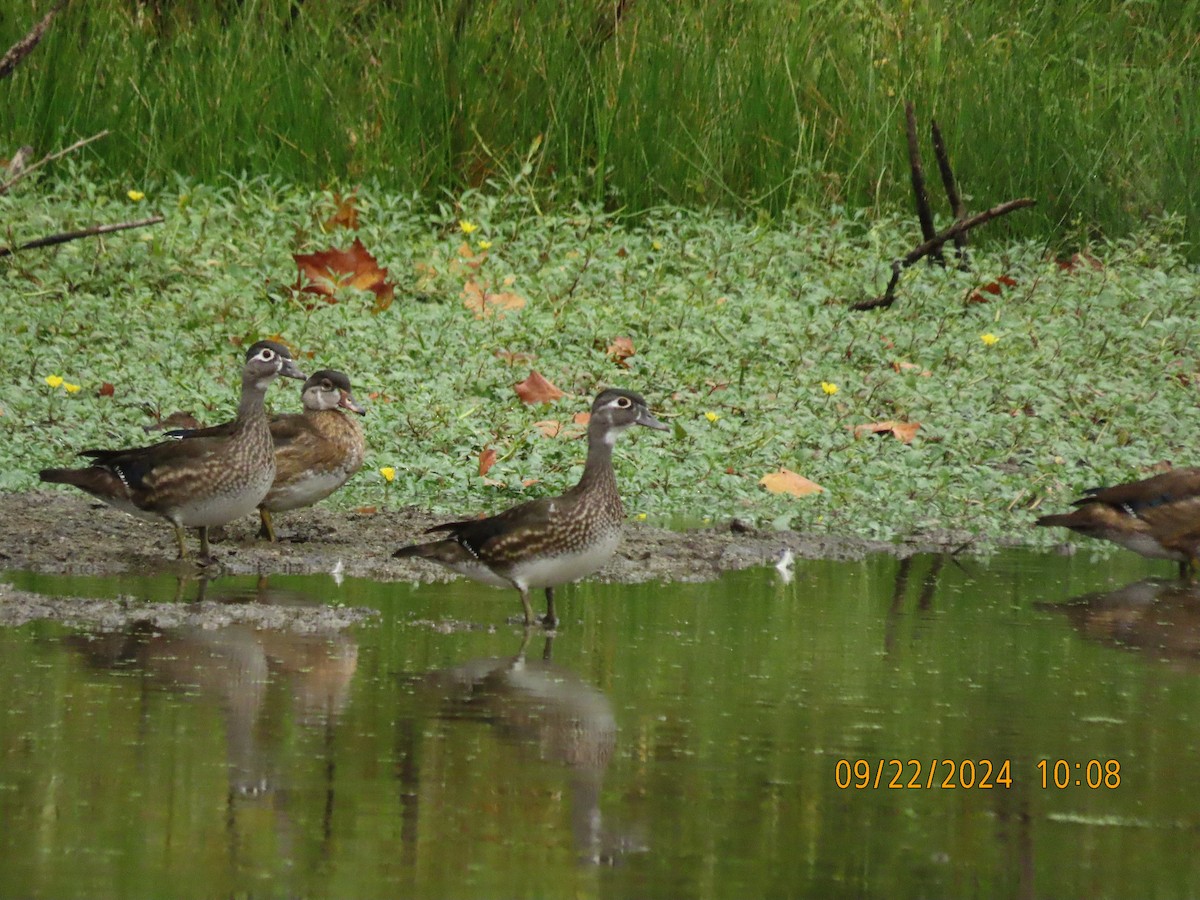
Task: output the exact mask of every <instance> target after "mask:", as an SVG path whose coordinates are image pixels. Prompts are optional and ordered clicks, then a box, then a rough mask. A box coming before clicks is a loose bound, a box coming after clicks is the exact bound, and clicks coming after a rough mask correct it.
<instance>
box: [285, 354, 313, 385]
mask: <svg viewBox="0 0 1200 900" xmlns="http://www.w3.org/2000/svg"><path fill="white" fill-rule="evenodd" d="M279 374H280V375H282V376H283V377H284V378H297V379H299V380H300V381H304V380H305V379H306V378H308V376H307V375H305V374H304V373H303V372H301V371H300V367H299V366H297V365H296V361H295V360H292V359H287V358H284V360H283V367H282V368H281V369H280V370H279Z"/></svg>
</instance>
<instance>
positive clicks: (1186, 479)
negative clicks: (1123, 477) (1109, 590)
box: [1034, 467, 1200, 578]
mask: <svg viewBox="0 0 1200 900" xmlns="http://www.w3.org/2000/svg"><path fill="white" fill-rule="evenodd" d="M1073 505H1074V506H1076V507H1078V508H1077V509H1076V510H1075V511H1074V512H1069V513H1063V514H1060V515H1053V516H1042V517H1041V518H1039V519H1038V520H1037V521H1036V522H1035V523H1034V524H1035V525H1043V526H1062V527H1063V528H1070V529H1071V530H1072V531H1077V532H1079V533H1080V534H1085V535H1087V536H1088V537H1094V538H1100V539H1101V540H1105V541H1112V542H1113V543H1114V544H1120V545H1121V546H1122V547H1124V548H1125V549H1127V550H1132V551H1134V552H1135V553H1140V554H1141V555H1142V556H1146V557H1149V558H1150V559H1173V560H1175V561H1176V562H1178V563H1179V577H1180V578H1186V577H1188V576H1189V575H1191V576H1194V575H1195V573H1196V568H1197V563H1198V561H1200V560H1198V557H1200V468H1196V467H1190V468H1182V469H1172V470H1171V471H1169V472H1163V473H1162V474H1161V475H1155V476H1154V477H1152V478H1144V479H1142V480H1141V481H1130V482H1126V483H1125V484H1118V485H1115V486H1113V487H1100V488H1092V489H1091V490H1088V491H1086V492H1085V496H1083V497H1081V498H1080V499H1078V500H1076V501H1075V503H1074V504H1073Z"/></svg>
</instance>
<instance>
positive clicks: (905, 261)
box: [850, 197, 1037, 310]
mask: <svg viewBox="0 0 1200 900" xmlns="http://www.w3.org/2000/svg"><path fill="white" fill-rule="evenodd" d="M1035 203H1037V201H1036V200H1034V199H1033V198H1032V197H1021V198H1019V199H1017V200H1009V201H1008V202H1006V203H1001V204H1000V205H999V206H993V207H992V208H991V209H987V210H984V211H983V212H981V213H976V214H975V215H973V216H971V217H970V218H969V219H963V220H962V221H959V222H955V223H954V224H953V225H951V226H950V227H949V228H947V229H946V230H945V231H943V232H941V233H940V234H935V235H934V236H933V237H931V238H930V239H929V240H927V241H925V243H923V244H920V245H919V246H917V247H914V248H913V249H912V250H910V251H909V252H908V253H907V254H905V255H904V256H903V257H901V258H900V259H897V260H895V261H894V262H893V263H892V279H891V281H889V282H888V286H887V290H885V291H884V292H883V296H882V297H873V298H872V299H870V300H862V301H860V302H858V303H854V304H852V305H851V306H850V308H851V309H856V310H862V309H877V308H879V307H881V306H891V305H892V304H893V303H894V302H895V301H896V285H897V284H898V283H899V281H900V273H901V272H903V271H904V270H905V269H907V268H908V267H909V266H911V265H912V264H913V263H915V262H918V261H920V260H921V259H924V258H925V257H926V256H928V255H929V254H930V253H932V252H934V251H935V250H937V249H939V248H940V247H941V246H942V245H943V244H945V243H946V241H949V240H951V239H953V237H954V236H955V235H956V234H962V233H963V232H966V231H970V230H971V229H972V228H975V227H976V226H977V225H982V224H983V223H984V222H989V221H991V220H992V219H995V218H998V217H1000V216H1003V215H1007V214H1008V213H1010V212H1012V211H1013V210H1015V209H1024V208H1025V207H1027V206H1033V205H1034V204H1035Z"/></svg>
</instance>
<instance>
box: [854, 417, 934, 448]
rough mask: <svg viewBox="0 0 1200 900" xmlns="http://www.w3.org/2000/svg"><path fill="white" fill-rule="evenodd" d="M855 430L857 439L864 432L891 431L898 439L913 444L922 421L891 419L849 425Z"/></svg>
mask: <svg viewBox="0 0 1200 900" xmlns="http://www.w3.org/2000/svg"><path fill="white" fill-rule="evenodd" d="M846 427H847V428H849V429H850V430H851V431H853V432H854V439H855V440H856V441H857V440H858V439H859V438H861V437H862V436H863V435H864V434H886V433H887V432H891V433H892V435H893V436H895V438H896V439H897V440H899V441H900V442H901V443H903V444H911V443H912V439H913V438H914V437H916V434H917V429H918V428H920V427H921V423H920V422H893V421H891V420H890V419H889V420H888V421H887V422H867V423H865V424H862V425H847V426H846Z"/></svg>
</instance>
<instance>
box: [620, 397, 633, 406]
mask: <svg viewBox="0 0 1200 900" xmlns="http://www.w3.org/2000/svg"><path fill="white" fill-rule="evenodd" d="M617 406H619V407H620V408H621V409H629V407H631V406H633V401H632V400H630V399H629V398H628V397H618V398H617Z"/></svg>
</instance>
